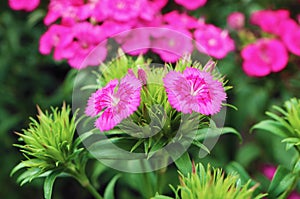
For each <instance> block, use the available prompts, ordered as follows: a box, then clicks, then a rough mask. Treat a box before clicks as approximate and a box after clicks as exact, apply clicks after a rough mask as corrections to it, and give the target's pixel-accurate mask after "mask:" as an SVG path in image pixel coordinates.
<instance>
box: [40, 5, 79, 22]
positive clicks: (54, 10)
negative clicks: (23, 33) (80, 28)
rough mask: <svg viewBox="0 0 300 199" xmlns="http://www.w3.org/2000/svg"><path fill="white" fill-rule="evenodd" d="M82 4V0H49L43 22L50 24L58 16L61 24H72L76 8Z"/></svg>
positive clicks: (75, 15)
mask: <svg viewBox="0 0 300 199" xmlns="http://www.w3.org/2000/svg"><path fill="white" fill-rule="evenodd" d="M83 4H84V1H83V0H50V3H49V5H48V12H47V14H46V16H45V18H44V23H45V24H46V25H50V24H51V23H53V22H55V21H56V20H58V19H59V18H62V23H63V24H74V23H75V21H76V19H77V14H78V9H79V8H80V6H82V5H83Z"/></svg>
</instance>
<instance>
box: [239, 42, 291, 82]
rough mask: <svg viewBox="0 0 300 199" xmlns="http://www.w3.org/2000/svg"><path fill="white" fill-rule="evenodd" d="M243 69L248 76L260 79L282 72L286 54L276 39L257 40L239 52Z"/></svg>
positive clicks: (286, 59) (281, 44) (286, 58)
mask: <svg viewBox="0 0 300 199" xmlns="http://www.w3.org/2000/svg"><path fill="white" fill-rule="evenodd" d="M241 55H242V58H243V69H244V71H245V73H246V74H247V75H249V76H256V77H262V76H266V75H269V74H270V73H271V72H279V71H281V70H283V69H284V68H285V67H286V65H287V63H288V53H287V50H286V48H285V46H284V45H283V43H282V42H281V41H279V40H277V39H259V40H257V41H256V43H253V44H250V45H248V46H246V47H245V48H244V49H242V51H241Z"/></svg>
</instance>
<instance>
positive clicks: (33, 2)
mask: <svg viewBox="0 0 300 199" xmlns="http://www.w3.org/2000/svg"><path fill="white" fill-rule="evenodd" d="M8 4H9V7H11V9H13V10H25V11H27V12H30V11H33V10H34V9H36V8H37V7H38V6H39V4H40V0H30V1H28V0H9V1H8Z"/></svg>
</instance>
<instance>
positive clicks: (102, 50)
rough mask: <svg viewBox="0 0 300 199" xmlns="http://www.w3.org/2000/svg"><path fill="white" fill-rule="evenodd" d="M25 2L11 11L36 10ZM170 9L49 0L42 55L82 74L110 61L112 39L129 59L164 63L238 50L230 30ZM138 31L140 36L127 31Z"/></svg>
mask: <svg viewBox="0 0 300 199" xmlns="http://www.w3.org/2000/svg"><path fill="white" fill-rule="evenodd" d="M22 2H25V1H16V0H10V5H11V7H12V8H13V9H16V8H18V9H19V8H20V9H25V10H28V11H30V10H33V9H34V8H35V7H36V6H37V4H34V3H33V2H36V1H32V4H34V7H33V6H31V4H26V5H25V4H24V3H23V4H22ZM175 2H176V3H177V4H178V5H180V6H183V7H185V8H186V9H188V10H194V9H197V8H199V7H201V6H204V5H205V3H206V0H197V1H182V0H176V1H175ZM167 3H168V1H167V0H154V1H153V0H103V1H99V0H87V1H84V0H76V1H69V0H60V1H58V0H50V3H49V6H48V12H47V14H46V16H45V18H44V23H45V25H47V26H48V30H47V31H46V32H45V33H44V34H43V35H42V37H41V39H40V47H39V50H40V52H41V53H42V54H45V55H47V54H50V53H51V52H52V50H53V51H54V52H53V57H54V59H55V60H63V59H67V60H68V63H69V64H70V65H71V66H72V67H74V68H77V69H81V68H85V67H87V66H96V65H99V64H100V63H101V62H102V61H103V60H104V59H105V58H106V56H107V53H108V52H107V51H108V48H107V46H106V45H107V44H106V40H107V39H108V38H114V39H115V40H116V41H117V43H118V44H119V45H120V46H121V48H122V49H123V50H124V51H125V52H126V53H128V54H130V55H139V54H144V53H146V52H148V51H149V50H150V49H151V50H152V52H154V53H157V54H158V55H159V56H160V57H161V59H162V60H163V61H166V62H176V61H177V60H178V59H179V58H180V57H182V56H183V55H184V54H189V53H191V52H192V51H193V49H198V50H199V51H200V52H202V53H205V54H208V55H209V56H212V57H214V58H217V59H221V58H223V57H225V56H226V55H227V54H228V53H229V52H230V51H232V50H233V49H234V42H233V40H232V39H231V38H230V36H229V34H228V32H227V31H226V30H222V29H221V28H218V27H216V26H214V25H212V24H206V23H205V22H204V21H203V20H202V19H201V20H200V19H197V18H195V17H193V16H190V15H188V14H187V13H185V12H179V11H177V10H174V11H171V12H168V13H165V14H162V9H163V8H164V7H165V6H166V5H167ZM145 27H152V28H163V29H160V30H159V31H157V30H155V29H153V31H150V32H149V31H146V32H145V31H143V29H142V28H145ZM136 28H138V29H137V31H134V32H131V31H129V30H132V29H136ZM170 30H172V31H170ZM126 31H127V32H126ZM120 33H122V34H120ZM116 35H117V36H116ZM193 40H196V42H193ZM193 43H197V44H193ZM99 44H100V46H99ZM195 45H196V48H194V46H195Z"/></svg>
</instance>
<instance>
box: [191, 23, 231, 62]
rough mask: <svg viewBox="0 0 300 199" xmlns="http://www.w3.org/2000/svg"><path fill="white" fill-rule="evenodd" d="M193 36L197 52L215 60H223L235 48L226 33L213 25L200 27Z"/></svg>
mask: <svg viewBox="0 0 300 199" xmlns="http://www.w3.org/2000/svg"><path fill="white" fill-rule="evenodd" d="M194 36H195V39H196V41H197V45H196V47H197V48H198V50H199V51H200V52H202V53H205V54H208V55H210V56H212V57H215V58H217V59H222V58H224V57H225V56H226V55H227V54H228V53H229V52H230V51H232V50H234V48H235V47H234V41H233V40H232V39H231V38H230V36H229V34H228V32H227V31H225V30H222V29H220V28H218V27H216V26H214V25H210V24H204V25H202V26H200V27H199V28H198V29H196V31H195V32H194Z"/></svg>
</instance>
